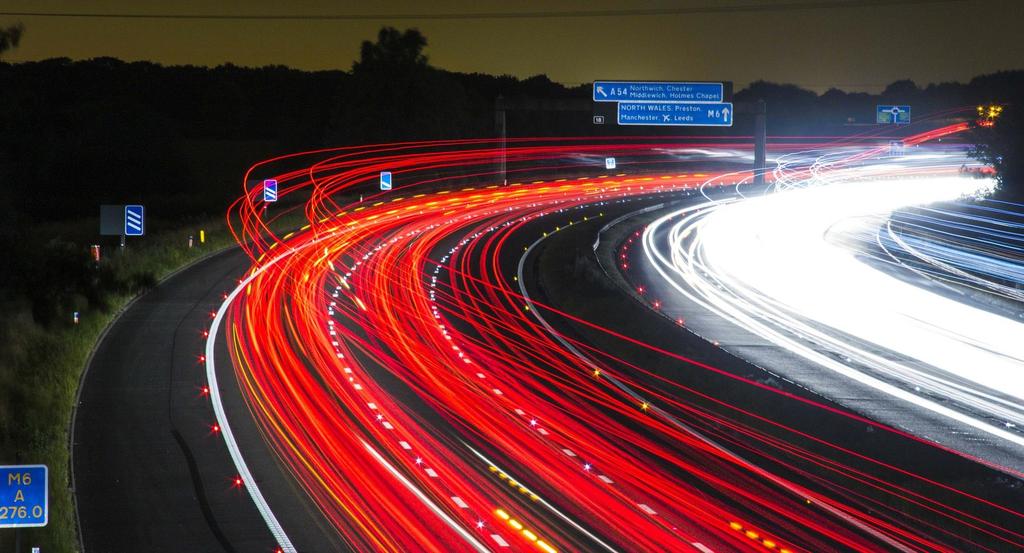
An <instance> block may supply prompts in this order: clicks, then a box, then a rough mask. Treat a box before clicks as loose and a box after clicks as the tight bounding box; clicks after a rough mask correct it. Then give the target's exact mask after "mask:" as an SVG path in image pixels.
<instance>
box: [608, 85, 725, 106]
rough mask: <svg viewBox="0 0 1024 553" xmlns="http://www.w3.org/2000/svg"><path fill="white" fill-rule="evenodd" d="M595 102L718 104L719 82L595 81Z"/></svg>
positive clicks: (721, 93) (722, 97) (722, 93)
mask: <svg viewBox="0 0 1024 553" xmlns="http://www.w3.org/2000/svg"><path fill="white" fill-rule="evenodd" d="M593 92H594V101H595V102H721V101H723V100H725V87H724V85H723V84H722V83H690V82H639V81H594V91H593Z"/></svg>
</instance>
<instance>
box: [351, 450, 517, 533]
mask: <svg viewBox="0 0 1024 553" xmlns="http://www.w3.org/2000/svg"><path fill="white" fill-rule="evenodd" d="M363 446H364V447H366V450H367V451H369V452H370V454H372V455H373V457H374V458H375V459H377V462H378V463H380V464H381V465H383V466H384V468H386V469H387V470H388V472H390V473H391V475H392V476H394V477H395V478H397V479H398V481H399V482H401V483H402V484H403V485H404V486H405V487H406V488H407V489H408V490H409V491H411V492H412V493H413V494H415V495H416V497H417V498H419V500H420V501H422V502H423V504H424V505H426V506H427V507H428V508H429V509H430V510H431V511H433V512H434V514H436V515H437V516H438V517H440V519H441V520H442V521H444V523H445V524H447V525H448V526H450V527H451V528H452V529H453V530H455V531H456V532H457V533H458V534H459V535H460V536H462V538H463V539H465V540H466V543H468V544H469V545H470V546H472V547H473V549H476V550H477V551H480V552H481V553H487V551H488V549H487V547H485V546H484V544H482V543H480V542H479V541H478V540H477V539H476V538H475V537H473V535H472V534H470V533H469V532H467V531H466V529H465V528H463V527H462V526H459V524H458V523H457V522H455V521H454V520H452V518H451V517H450V516H448V514H447V513H445V512H444V511H443V510H441V508H440V507H438V506H437V505H435V504H434V502H433V501H431V500H430V498H428V497H427V496H426V494H424V493H423V492H422V491H420V489H419V488H417V487H416V486H415V485H414V484H413V483H412V482H410V481H409V479H408V478H406V477H405V475H403V474H402V473H400V472H398V470H397V469H395V467H393V466H391V463H388V462H387V460H386V459H384V457H382V456H381V454H380V453H377V450H376V449H373V447H372V446H371V445H370V444H368V443H366V442H365V441H364V442H363ZM495 535H497V534H495ZM492 537H494V536H492Z"/></svg>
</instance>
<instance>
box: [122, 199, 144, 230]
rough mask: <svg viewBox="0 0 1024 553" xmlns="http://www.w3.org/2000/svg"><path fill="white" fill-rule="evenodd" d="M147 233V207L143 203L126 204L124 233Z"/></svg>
mask: <svg viewBox="0 0 1024 553" xmlns="http://www.w3.org/2000/svg"><path fill="white" fill-rule="evenodd" d="M143 234H146V223H145V209H144V208H143V207H142V206H141V205H126V206H124V235H125V236H142V235H143Z"/></svg>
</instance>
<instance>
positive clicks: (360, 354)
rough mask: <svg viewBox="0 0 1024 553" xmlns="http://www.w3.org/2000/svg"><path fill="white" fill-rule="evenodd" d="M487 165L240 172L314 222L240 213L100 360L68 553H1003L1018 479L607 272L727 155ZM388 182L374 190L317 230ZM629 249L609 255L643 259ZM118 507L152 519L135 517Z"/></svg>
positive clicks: (366, 155)
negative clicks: (790, 369)
mask: <svg viewBox="0 0 1024 553" xmlns="http://www.w3.org/2000/svg"><path fill="white" fill-rule="evenodd" d="M566 142H570V143H568V144H567V143H566ZM815 146H818V145H815ZM807 147H808V145H802V144H793V145H792V146H791V148H790V149H791V150H792V151H794V152H797V151H801V150H803V149H806V148H807ZM851 147H852V146H851V145H850V144H847V145H845V146H844V148H851ZM870 152H871V148H870V147H859V148H856V153H855V154H853V155H854V156H856V157H858V158H861V159H869V158H870ZM496 154H497V152H496V151H495V149H494V143H493V142H486V141H480V142H473V141H451V142H435V143H423V144H396V145H380V146H376V147H367V148H349V149H337V150H327V151H319V152H310V153H305V154H297V155H293V156H288V157H286V158H284V159H275V160H268V162H266V163H264V164H258V165H257V166H254V168H253V169H252V170H251V171H250V173H251V174H250V175H247V176H246V181H245V182H253V180H252V179H251V177H252V176H254V175H258V176H260V177H264V176H266V177H270V176H273V177H275V178H277V179H278V181H279V182H280V183H281V198H282V200H283V201H287V199H288V198H289V196H291V198H292V199H293V200H294V199H295V198H299V201H295V202H293V203H292V205H293V206H294V209H300V210H302V211H303V213H304V215H305V218H306V219H307V220H308V221H309V223H308V224H307V225H306V226H304V227H303V228H301V229H298V230H297V231H295V232H293V233H289V234H287V235H284V236H276V235H274V234H273V233H271V232H270V231H269V228H268V226H267V221H266V215H265V212H264V210H263V207H264V205H263V203H262V201H261V199H260V198H261V190H260V189H259V187H258V186H255V187H249V188H247V189H246V191H245V195H244V196H243V197H242V198H240V199H239V201H238V202H236V203H235V204H234V205H233V206H232V211H231V216H232V219H231V220H232V221H238V223H237V224H235V225H234V226H233V228H234V231H235V232H236V235H237V238H238V241H239V244H240V245H241V253H237V252H236V253H232V254H227V255H224V256H220V257H218V258H214V259H213V260H210V261H207V262H206V263H204V264H203V265H202V266H200V267H197V268H195V269H193V270H190V271H189V272H187V273H185V274H183V275H179V277H176V278H175V279H172V280H171V281H169V282H167V283H165V284H164V285H162V286H161V287H159V288H158V289H157V291H154V292H153V293H151V294H149V295H147V296H146V297H144V301H140V302H139V303H138V304H137V305H136V306H134V307H133V308H132V310H130V311H128V312H127V313H126V315H125V316H124V317H122V320H121V321H120V322H119V323H118V324H117V326H115V327H114V329H113V330H112V331H111V333H110V335H108V337H107V338H106V339H105V340H104V342H103V345H101V348H100V350H99V351H98V352H97V355H96V358H95V360H94V362H93V365H92V368H91V370H90V376H89V377H88V378H87V380H86V382H87V384H86V387H85V388H84V389H83V396H82V398H83V405H82V407H80V411H79V422H78V425H77V426H76V430H75V435H76V439H75V441H76V450H75V474H76V479H77V481H78V482H79V484H78V488H79V489H78V490H77V491H78V497H79V510H80V513H81V514H82V518H83V520H82V528H83V538H84V541H85V544H86V551H91V550H92V551H95V550H99V551H103V550H121V549H122V546H124V545H125V544H129V543H147V544H149V543H156V544H157V546H156V547H155V548H151V550H160V549H159V547H160V545H159V544H161V543H166V544H173V545H182V542H181V540H178V541H177V542H176V543H175V542H174V541H173V540H170V539H169V538H168V541H166V542H163V541H154V539H155V538H157V537H161V538H163V536H169V535H171V534H173V532H174V530H175V529H174V528H172V526H171V524H170V523H169V522H168V523H167V524H165V525H161V524H154V525H153V528H155V530H153V531H152V532H153V533H152V534H150V535H147V534H144V533H142V532H143V531H141V530H138V529H137V528H136V529H134V530H132V529H131V528H130V527H131V526H132V525H133V524H138V525H141V524H142V523H143V521H145V520H153V521H161V520H172V519H173V520H179V521H181V522H180V524H179V525H178V526H177V528H176V530H177V532H178V533H179V534H180V533H182V532H184V533H185V534H187V536H189V537H188V538H187V539H195V540H196V543H195V544H193V545H194V546H195V547H194V548H192V547H190V549H194V550H222V549H223V550H228V551H230V550H239V551H261V550H262V551H273V550H274V549H275V548H280V550H281V551H288V552H291V551H334V550H342V549H344V550H354V551H362V550H386V551H445V552H447V551H504V550H518V551H542V552H544V553H553V552H555V551H576V550H586V551H637V550H645V551H665V550H671V551H700V552H702V553H707V552H708V551H743V550H750V551H765V550H773V551H780V552H785V551H789V552H796V551H845V550H857V551H867V550H900V551H965V550H980V551H984V550H1010V549H1013V548H1017V547H1021V546H1024V535H1021V534H1020V532H1019V531H1018V530H1016V528H1018V527H1019V526H1020V523H1021V520H1020V519H1021V518H1022V515H1021V508H1022V506H1021V504H1020V500H1019V498H1018V499H1017V500H1016V501H1015V500H1014V497H1015V496H1014V495H1012V493H1010V492H1012V490H1013V487H1012V486H1013V483H1014V482H1016V483H1017V484H1019V482H1020V480H1019V474H1015V473H1014V472H1013V471H1012V469H1009V468H1007V467H1004V466H1002V465H1001V464H1000V463H999V462H987V463H979V462H977V461H976V460H974V459H971V458H969V457H968V456H966V455H964V454H963V453H962V452H957V451H953V450H951V449H950V448H946V447H937V446H936V444H934V443H933V442H930V441H928V440H923V439H920V438H916V437H914V436H912V435H910V434H908V433H906V432H903V431H901V430H899V429H897V428H893V427H891V426H889V425H886V424H883V423H882V422H877V421H874V420H869V419H867V418H863V417H862V416H860V415H858V414H857V413H854V412H852V411H849V410H847V409H845V408H843V404H842V403H841V402H840V403H835V402H832V401H830V400H829V399H828V398H824V397H822V396H821V395H819V394H817V393H814V392H812V391H808V390H807V389H805V388H804V387H801V386H799V385H796V384H794V383H792V382H789V381H786V380H785V379H778V378H774V373H771V372H768V371H765V370H764V369H761V368H760V367H758V366H757V365H756V364H750V363H748V362H746V361H744V360H743V359H741V358H738V357H736V356H733V355H730V354H729V352H727V351H725V350H723V349H721V348H718V347H714V346H712V345H711V344H708V343H707V342H706V341H704V340H702V339H701V338H700V337H699V336H697V335H695V334H694V333H693V332H691V329H690V328H688V327H691V323H690V322H688V321H687V322H685V323H684V324H680V323H678V322H677V321H676V318H675V317H666V316H665V312H664V310H665V309H667V308H668V307H669V306H668V305H667V304H666V305H664V306H663V305H662V304H661V303H660V302H659V303H658V304H657V305H653V306H652V305H651V304H648V303H642V302H639V301H636V299H637V298H635V297H634V296H633V292H632V290H631V289H622V288H621V287H620V288H617V287H616V286H615V282H618V281H619V280H621V279H622V277H621V276H615V275H613V274H608V273H606V272H602V270H601V268H600V266H599V265H597V263H596V260H597V257H595V255H594V254H595V252H597V253H600V252H599V251H598V250H601V248H602V246H601V242H599V243H597V244H594V243H593V241H594V239H595V238H597V237H598V231H599V230H601V228H602V227H603V226H605V225H607V224H608V223H609V222H610V221H618V222H620V223H621V222H623V221H625V222H626V223H628V222H629V219H628V218H626V219H621V217H623V216H626V215H628V214H631V213H636V212H637V211H639V210H641V209H645V208H651V209H653V210H657V211H663V210H666V209H693V208H694V206H696V205H699V203H700V202H703V197H702V196H701V195H700V193H699V191H700V190H704V191H705V192H706V193H709V194H721V195H731V194H733V190H734V188H735V186H736V183H737V182H745V181H746V180H748V179H749V178H750V174H749V171H746V172H745V171H742V170H737V169H736V167H739V166H740V165H741V164H743V163H744V162H745V161H746V160H745V159H744V158H743V157H742V156H741V155H738V154H737V153H736V146H734V145H728V144H726V145H722V144H715V143H713V142H694V143H690V144H685V145H680V144H678V143H665V142H663V141H661V140H660V139H649V140H642V139H637V140H634V141H632V142H631V143H628V144H618V143H615V144H612V143H607V142H605V143H602V142H585V141H579V142H578V143H572V141H560V142H554V141H551V142H545V141H542V140H538V141H526V140H523V141H513V142H512V144H511V145H510V148H509V150H508V151H507V152H506V160H507V162H508V167H509V171H510V173H509V179H510V180H511V181H512V182H511V183H510V184H509V185H508V186H499V185H495V184H490V183H491V182H494V177H493V171H494V159H495V158H496ZM606 155H615V156H617V157H618V158H619V159H620V167H622V169H620V170H619V172H613V173H607V172H604V171H603V169H600V168H599V166H600V165H601V164H602V163H601V162H602V161H603V158H604V157H605V156H606ZM784 159H785V158H784ZM285 167H287V168H285ZM680 167H682V168H683V169H682V170H681V169H680ZM381 170H390V171H393V173H394V175H395V179H396V181H397V183H396V189H395V190H393V191H390V192H388V193H376V194H372V195H370V194H367V197H366V198H365V199H364V200H363V201H362V202H358V203H354V204H348V205H339V204H337V203H335V200H334V199H335V198H337V197H339V195H342V194H346V195H352V194H353V193H356V192H359V193H365V192H367V191H368V190H370V189H371V187H373V186H375V184H376V183H375V179H376V177H377V174H378V173H379V171H381ZM787 170H788V171H791V172H792V173H791V174H790V178H795V177H792V175H793V174H798V173H800V172H807V171H809V172H814V173H823V172H824V170H823V168H822V167H820V166H815V165H814V164H806V163H803V162H792V163H791V167H789V168H788V169H787ZM499 180H500V179H499ZM774 180H775V181H776V182H780V181H782V180H783V179H780V178H779V177H778V176H777V175H776V177H775V179H774ZM257 182H258V181H257ZM439 185H443V186H439ZM275 209H276V208H275ZM653 214H654V212H653V211H652V212H651V215H652V216H653ZM620 229H621V226H620V227H619V228H615V227H614V226H613V227H608V228H606V229H605V230H606V232H608V233H609V234H608V235H607V237H606V238H602V242H604V246H603V247H604V248H607V247H609V244H611V246H610V247H612V248H613V250H614V249H615V248H618V247H620V246H621V244H624V243H627V241H628V240H631V239H632V240H638V239H639V237H640V234H641V233H635V231H633V230H632V229H630V230H629V231H626V232H625V233H624V234H621V235H619V236H617V237H615V236H612V234H613V233H614V232H617V231H619V230H620ZM630 237H633V238H630ZM552 244H556V246H552ZM592 244H593V245H592ZM242 253H244V255H245V257H244V258H243V256H242V255H241V254H242ZM185 275H187V276H188V278H187V279H186V278H184V277H185ZM627 278H629V275H627ZM641 295H642V294H641ZM665 297H666V298H669V295H668V294H666V295H665ZM183 298H184V299H183ZM666 301H667V300H666ZM680 305H681V304H680ZM650 307H654V309H653V310H652V309H651V308H650ZM672 308H673V309H676V308H677V307H672ZM678 308H679V309H684V310H686V313H687V316H688V315H689V313H690V311H689V309H688V308H686V307H678ZM679 318H680V319H682V315H680V317H679ZM709 320H710V319H709ZM141 322H145V324H140V323H141ZM680 322H682V321H680ZM207 325H209V326H207ZM207 328H208V329H209V333H210V334H209V336H208V337H207V338H206V339H205V340H204V339H203V338H202V336H201V333H202V331H203V330H204V329H207ZM204 343H205V347H204ZM115 344H116V346H115ZM125 344H127V345H125ZM199 356H203V357H202V358H200V357H199ZM741 357H743V356H741ZM204 375H205V380H204V378H203V376H204ZM204 386H208V387H209V388H208V389H207V388H204ZM125 396H130V397H132V399H131V401H129V402H128V403H127V405H126V406H123V407H122V406H120V405H119V402H117V401H116V400H115V401H114V402H113V404H115V405H118V406H117V407H111V405H112V403H111V401H110V400H109V398H122V397H125ZM168 397H170V399H167V398H168ZM158 398H159V399H161V401H158ZM105 399H106V400H107V401H104V400H105ZM164 403H166V404H167V406H168V407H167V409H164V408H163V407H162V405H163V404H164ZM157 405H161V407H159V408H157ZM90 407H92V410H91V411H90ZM112 413H113V414H112ZM883 422H884V421H883ZM111 423H114V425H115V427H119V428H122V427H123V428H130V429H131V433H129V434H128V436H127V439H126V438H111V437H109V436H110V434H111V433H110V432H109V425H110V424H111ZM214 424H216V425H217V429H216V431H214V430H211V425H214ZM104 428H106V429H107V432H106V433H105V434H104V432H103V429H104ZM176 433H177V434H176ZM94 435H97V436H105V437H104V438H102V439H97V440H96V441H95V442H94V443H90V441H87V440H84V439H82V438H80V437H85V436H88V437H90V438H91V437H93V436H94ZM179 435H180V436H181V438H176V436H179ZM210 438H212V439H210ZM104 440H106V441H104ZM157 442H159V443H157ZM175 446H177V448H175ZM892 452H899V455H893V454H892ZM924 460H928V461H929V462H924ZM161 464H164V465H165V466H166V468H165V469H164V471H163V472H150V471H151V470H152V469H153V468H154V467H160V466H161ZM108 465H109V468H106V467H108ZM122 473H125V474H128V475H132V476H131V479H130V480H128V481H126V485H124V486H123V487H121V488H118V487H117V486H114V487H110V482H111V481H116V480H117V479H118V478H119V475H120V474H122ZM236 475H237V480H235V479H234V478H235V476H236ZM953 475H960V476H953ZM147 477H149V478H150V481H149V482H147V481H146V478H147ZM1002 482H1007V483H1008V484H1005V485H1002V484H999V483H1002ZM104 483H106V484H107V487H104ZM994 483H995V484H994ZM119 485H120V484H119ZM118 490H120V491H119V492H118ZM111 491H114V492H117V493H107V494H106V495H104V494H105V493H106V492H111ZM132 493H134V494H136V496H137V497H144V498H145V501H146V502H147V503H148V504H149V505H150V507H149V510H139V511H134V512H130V513H127V514H126V513H125V512H124V511H127V510H129V509H125V508H124V506H125V505H131V504H133V503H139V501H138V500H135V501H133V500H132V499H130V498H127V497H126V496H128V495H131V494H132ZM104 501H106V503H103V502H104ZM165 505H166V506H167V508H166V509H162V507H163V506H165ZM155 506H159V507H155ZM160 511H162V512H160ZM95 513H103V515H102V516H98V515H96V514H95ZM171 513H173V514H171ZM177 513H183V514H187V513H191V514H190V515H187V516H182V517H178V516H177ZM89 516H93V517H95V518H93V519H89V518H88V517H89ZM133 517H134V518H133ZM147 517H153V518H152V519H148V518H147ZM108 523H109V528H106V527H107V526H108ZM125 528H129V529H128V530H125ZM117 529H120V530H117ZM194 529H195V530H194ZM122 532H123V533H124V534H125V535H128V536H132V537H133V538H134V541H132V540H131V539H129V538H117V537H116V536H119V535H121V533H122ZM159 532H163V533H162V534H158V533H159ZM100 536H102V537H100ZM112 536H114V537H112ZM116 539H122V541H104V540H116ZM246 540H248V541H246ZM167 550H170V548H168V549H167Z"/></svg>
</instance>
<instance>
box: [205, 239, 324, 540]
mask: <svg viewBox="0 0 1024 553" xmlns="http://www.w3.org/2000/svg"><path fill="white" fill-rule="evenodd" d="M312 243H315V242H311V244H312ZM286 255H289V254H284V255H282V256H279V257H276V258H274V259H272V260H270V261H269V262H268V263H267V264H265V265H263V266H262V267H260V268H259V269H258V270H257V271H255V272H254V273H253V274H251V275H249V277H248V278H246V279H245V280H243V281H241V282H240V283H239V284H238V287H237V288H235V289H234V290H232V292H231V293H230V294H228V297H227V298H225V300H224V303H222V304H221V305H220V308H219V309H217V314H216V315H215V316H214V317H213V322H212V323H210V331H209V334H208V335H207V338H206V384H207V386H209V388H210V403H211V404H212V406H213V413H214V415H215V416H216V418H217V425H218V426H220V435H221V436H222V437H223V438H224V444H225V445H226V446H227V448H228V453H230V454H231V461H232V462H233V463H234V464H235V470H237V471H238V476H239V477H241V479H242V482H243V485H244V486H245V489H246V490H247V491H248V492H249V497H250V498H252V502H253V503H255V504H256V510H258V511H259V512H260V516H261V517H263V522H264V523H266V525H267V529H268V530H270V534H271V535H272V536H274V540H275V541H277V546H278V547H280V548H281V550H282V551H283V552H284V553H297V550H296V549H295V546H294V545H292V541H291V540H290V539H289V538H288V535H287V534H286V533H285V531H284V528H282V527H281V523H280V522H278V520H277V517H276V516H274V512H273V511H272V510H271V509H270V505H269V504H268V503H267V500H266V498H264V497H263V493H262V492H260V488H259V486H258V485H257V484H256V479H255V478H254V477H253V475H252V472H251V471H250V470H249V465H247V464H246V463H245V459H244V458H243V457H242V450H241V449H239V447H238V442H237V441H236V440H235V434H234V433H233V432H232V431H231V425H230V424H229V423H228V417H227V413H225V411H224V403H223V402H222V401H221V397H220V387H218V386H217V363H216V359H217V356H216V352H215V351H214V349H215V348H214V345H215V344H216V342H217V333H218V331H219V330H220V323H221V321H223V320H224V314H225V313H226V312H227V309H228V306H229V305H231V303H232V302H234V301H235V298H237V297H238V295H239V294H240V293H241V292H242V290H244V289H245V287H246V286H248V285H249V283H250V282H252V281H253V279H255V278H256V277H257V276H259V275H260V274H262V273H263V271H265V270H267V268H269V267H271V266H273V265H274V264H275V263H277V262H278V261H279V260H280V259H282V258H283V257H285V256H286Z"/></svg>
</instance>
